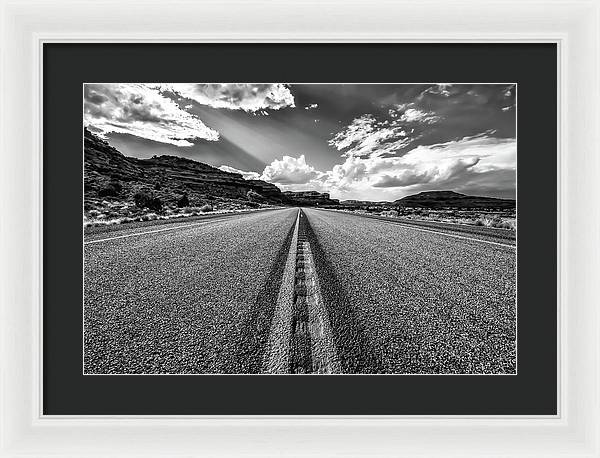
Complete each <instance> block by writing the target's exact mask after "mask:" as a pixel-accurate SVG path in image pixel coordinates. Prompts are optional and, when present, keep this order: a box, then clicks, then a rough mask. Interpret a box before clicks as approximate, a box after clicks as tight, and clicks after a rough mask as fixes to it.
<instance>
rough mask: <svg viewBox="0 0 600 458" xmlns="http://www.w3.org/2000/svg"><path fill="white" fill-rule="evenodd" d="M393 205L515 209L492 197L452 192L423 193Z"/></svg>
mask: <svg viewBox="0 0 600 458" xmlns="http://www.w3.org/2000/svg"><path fill="white" fill-rule="evenodd" d="M394 205H397V206H401V207H422V208H494V209H500V208H502V209H511V208H515V206H516V201H515V200H512V199H496V198H494V197H478V196H467V195H465V194H460V193H458V192H454V191H425V192H420V193H418V194H414V195H412V196H406V197H403V198H402V199H398V200H396V201H394Z"/></svg>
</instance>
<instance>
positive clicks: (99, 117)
mask: <svg viewBox="0 0 600 458" xmlns="http://www.w3.org/2000/svg"><path fill="white" fill-rule="evenodd" d="M84 124H85V125H86V126H87V127H88V128H90V130H92V131H94V132H95V133H96V134H98V135H99V136H101V137H103V138H106V134H108V133H112V132H114V133H122V134H130V135H135V136H136V137H142V138H147V139H149V140H153V141H156V142H161V143H168V144H171V145H176V146H192V145H193V143H192V142H193V140H196V139H204V140H209V141H216V140H218V139H219V133H218V132H217V131H215V130H213V129H211V128H209V127H207V126H206V125H205V124H204V123H203V122H202V121H201V120H200V119H198V118H197V117H196V116H194V115H192V114H190V113H188V112H186V111H184V110H182V109H180V108H179V106H178V105H177V104H176V103H175V102H174V101H173V100H171V99H169V98H167V97H164V96H163V95H161V94H160V93H159V92H158V91H157V90H155V89H153V88H151V87H149V86H148V85H146V84H86V85H84Z"/></svg>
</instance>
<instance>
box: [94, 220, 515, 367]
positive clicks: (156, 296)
mask: <svg viewBox="0 0 600 458" xmlns="http://www.w3.org/2000/svg"><path fill="white" fill-rule="evenodd" d="M470 229H471V228H468V227H466V228H464V227H461V228H457V227H456V226H451V227H447V225H435V224H431V223H429V224H418V223H416V224H408V223H406V222H398V221H396V220H389V219H378V218H370V217H364V216H360V215H356V214H349V213H343V212H335V211H326V210H319V209H312V208H310V209H303V210H302V212H301V214H300V215H299V211H298V209H294V208H282V209H276V210H269V211H259V212H252V213H246V214H241V215H233V216H212V217H209V218H198V219H194V220H183V221H177V222H169V223H164V222H148V223H144V224H139V225H134V226H132V225H127V224H125V225H121V226H111V227H110V228H93V229H88V230H86V234H85V240H84V261H85V262H84V264H85V279H84V296H85V297H84V303H85V308H84V344H85V345H84V372H85V373H89V374H110V373H121V374H122V373H128V374H150V373H187V374H194V373H204V374H206V373H212V374H215V373H264V372H276V373H288V372H297V373H306V372H309V373H310V372H319V373H328V372H333V373H337V372H342V373H515V371H516V358H515V353H516V339H515V334H516V303H515V296H516V285H515V270H516V264H515V258H516V248H515V245H514V237H513V236H511V235H510V234H509V233H508V232H507V231H503V230H497V231H494V230H491V231H487V230H486V231H482V230H480V228H473V229H472V230H470ZM311 355H312V357H311ZM311 367H312V368H313V370H311Z"/></svg>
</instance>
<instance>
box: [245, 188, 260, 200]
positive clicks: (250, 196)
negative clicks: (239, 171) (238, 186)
mask: <svg viewBox="0 0 600 458" xmlns="http://www.w3.org/2000/svg"><path fill="white" fill-rule="evenodd" d="M246 197H247V198H248V200H249V201H251V202H263V201H264V200H265V198H264V197H263V196H261V195H260V194H259V193H257V192H256V191H252V190H250V191H248V192H247V193H246Z"/></svg>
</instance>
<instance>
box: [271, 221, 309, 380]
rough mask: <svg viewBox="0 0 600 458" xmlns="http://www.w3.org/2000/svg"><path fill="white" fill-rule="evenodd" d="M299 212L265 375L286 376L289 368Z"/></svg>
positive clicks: (279, 298)
mask: <svg viewBox="0 0 600 458" xmlns="http://www.w3.org/2000/svg"><path fill="white" fill-rule="evenodd" d="M299 220H300V210H298V214H297V216H296V223H295V227H294V233H293V235H292V241H291V244H290V251H289V253H288V257H287V260H286V263H285V268H284V271H283V279H282V281H281V287H280V288H279V295H278V296H277V305H276V306H275V313H274V314H273V320H272V322H271V330H270V331H269V340H268V344H267V351H266V353H265V358H264V362H263V367H264V372H265V373H267V374H287V373H289V367H290V346H289V342H290V339H291V335H292V308H293V306H294V284H295V283H294V282H295V276H296V250H297V245H298V226H299Z"/></svg>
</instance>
